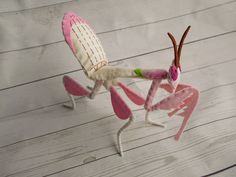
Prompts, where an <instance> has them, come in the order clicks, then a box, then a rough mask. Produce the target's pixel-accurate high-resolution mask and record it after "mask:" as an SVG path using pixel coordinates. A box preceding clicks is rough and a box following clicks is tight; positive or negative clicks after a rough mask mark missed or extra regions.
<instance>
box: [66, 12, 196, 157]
mask: <svg viewBox="0 0 236 177" xmlns="http://www.w3.org/2000/svg"><path fill="white" fill-rule="evenodd" d="M62 29H63V34H64V37H65V40H66V42H67V44H68V45H69V47H70V48H71V50H72V52H73V53H74V55H75V57H76V58H77V60H78V61H79V63H80V64H81V66H82V68H83V71H84V73H85V74H86V76H87V77H88V78H89V79H91V80H93V81H94V87H93V88H90V87H88V88H86V87H83V86H82V85H80V84H79V83H78V82H76V81H75V80H73V79H72V78H71V77H69V76H64V77H63V83H64V87H65V90H66V91H67V93H68V95H69V97H70V100H71V103H72V104H64V106H65V107H68V108H71V109H75V108H76V102H75V99H74V96H86V97H88V98H90V99H93V98H94V97H95V95H96V94H97V93H98V91H99V89H100V88H101V87H102V86H104V87H105V88H106V89H107V90H108V91H109V92H110V95H111V103H112V106H113V110H114V112H115V114H116V115H117V117H118V118H120V119H122V120H126V119H128V121H127V122H126V123H125V124H124V126H122V127H121V128H120V130H119V131H118V133H117V144H118V152H119V153H120V155H121V156H122V155H123V148H122V143H121V133H122V131H124V130H125V129H126V128H127V127H128V126H129V125H130V124H131V123H132V122H133V120H134V116H133V113H132V111H131V109H130V108H129V106H128V105H127V104H126V103H125V101H124V100H123V99H122V98H121V96H120V95H119V94H118V92H117V91H116V88H115V87H116V86H118V87H120V88H121V89H122V90H123V91H124V92H125V94H126V95H127V97H128V98H129V99H130V100H131V101H132V102H133V103H135V104H136V105H140V106H141V105H144V109H145V110H146V116H145V121H146V122H147V123H149V124H153V125H156V126H160V127H165V125H164V124H162V123H159V122H154V121H152V120H151V119H150V118H149V116H148V114H149V112H151V111H154V110H170V112H169V113H168V116H169V117H171V116H173V115H174V114H176V113H177V112H179V111H180V110H182V112H180V113H178V115H179V116H182V117H183V122H182V125H181V127H180V129H179V131H178V132H177V134H176V135H175V139H176V140H178V139H179V138H180V136H181V134H182V133H183V131H184V128H185V127H186V124H187V122H188V120H189V117H190V115H191V114H192V112H193V110H194V108H195V106H196V104H197V101H198V98H199V92H198V90H197V89H195V88H193V87H191V86H189V85H184V84H179V80H180V74H181V66H180V56H181V50H182V47H183V44H184V39H185V37H186V35H187V33H188V31H189V29H190V26H189V27H188V28H187V29H186V31H185V32H184V34H183V36H182V38H181V40H180V43H179V45H178V47H177V44H176V40H175V38H174V37H173V35H172V34H171V33H168V36H169V37H170V39H171V41H172V44H173V48H174V59H173V61H172V64H171V66H170V68H169V70H168V71H167V70H164V69H141V68H136V69H129V68H122V67H114V66H109V65H108V60H107V57H106V54H105V52H104V50H103V47H102V45H101V42H100V40H99V39H98V37H97V36H96V34H95V33H94V31H93V29H92V28H91V27H90V26H89V25H88V23H87V22H86V21H85V20H84V19H82V18H81V17H79V16H77V15H76V14H75V13H73V12H68V13H65V15H64V18H63V22H62ZM119 78H140V79H148V80H151V81H152V84H151V87H150V89H149V91H148V95H147V97H146V99H145V98H143V97H142V96H140V95H139V94H138V93H136V92H135V91H133V90H131V89H130V88H128V87H127V86H126V85H125V84H123V83H122V82H120V81H119ZM163 80H167V83H161V82H162V81H163ZM158 88H161V89H164V90H166V91H167V92H169V93H170V95H169V96H168V97H167V98H165V99H163V100H161V101H160V102H158V103H156V104H153V103H152V102H153V98H154V96H155V94H156V92H157V89H158Z"/></svg>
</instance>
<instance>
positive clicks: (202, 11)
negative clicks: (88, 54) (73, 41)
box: [0, 0, 236, 177]
mask: <svg viewBox="0 0 236 177" xmlns="http://www.w3.org/2000/svg"><path fill="white" fill-rule="evenodd" d="M235 8H236V1H233V0H231V1H230V0H215V1H210V0H200V1H194V0H182V1H173V0H159V1H156V0H148V1H136V0H119V1H115V0H102V1H87V0H80V1H69V0H60V1H54V0H53V1H44V0H43V1H35V0H31V1H26V0H20V1H16V0H9V1H2V2H0V29H1V30H0V43H1V45H0V176H1V177H29V176H31V177H42V176H51V177H57V176H58V177H59V176H60V177H65V176H66V177H98V176H102V177H108V176H112V177H113V176H117V177H127V176H128V177H137V176H139V177H158V176H160V177H163V176H165V177H169V176H170V177H171V176H173V177H174V176H180V177H182V176H193V177H195V176H196V177H199V176H204V175H210V176H224V177H225V176H226V177H228V176H229V177H231V176H235V167H234V166H235V162H236V155H235V151H236V141H235V140H236V138H235V137H236V129H235V126H236V109H235V105H236V101H235V100H236V94H235V93H236V92H235V90H236V74H235V66H236V55H235V46H236V23H235V22H234V21H235V17H236V11H235ZM69 10H71V11H75V12H76V13H78V14H79V15H81V16H83V17H85V18H86V19H87V20H88V21H89V22H90V23H91V24H92V26H93V27H94V29H95V31H96V32H97V34H98V36H99V38H100V39H101V40H102V43H103V45H104V48H105V51H106V53H107V55H108V58H109V60H110V61H111V64H112V65H117V66H124V67H131V68H132V67H133V68H136V67H140V66H142V67H143V68H166V69H168V67H169V64H170V62H171V60H172V58H173V49H172V48H171V43H170V40H169V39H168V37H167V35H166V32H167V31H170V32H172V33H173V34H174V35H175V36H176V38H177V39H179V36H181V34H182V32H183V31H184V29H185V27H186V26H187V25H189V24H191V25H192V29H191V32H190V34H189V36H188V37H187V39H186V44H185V45H184V48H183V52H182V59H181V61H182V69H183V73H182V75H181V80H182V83H186V84H191V85H194V87H196V88H198V89H199V90H200V102H199V105H198V107H197V109H196V111H195V112H194V114H193V116H192V117H191V118H190V122H189V125H188V126H187V129H186V131H185V133H184V134H183V137H182V139H181V140H180V141H179V142H176V141H174V138H173V136H174V134H175V133H176V132H177V130H178V128H179V125H180V124H181V121H182V120H181V118H179V117H177V116H174V118H173V119H170V118H168V117H167V115H166V112H164V111H160V112H159V111H155V112H153V113H151V114H150V116H151V118H152V119H154V120H155V119H156V120H158V121H161V122H163V123H165V124H166V125H167V128H165V129H163V128H159V127H154V126H150V125H146V124H144V122H143V121H144V114H145V111H144V110H143V108H142V107H138V106H135V105H133V104H132V103H131V102H130V101H129V100H128V98H127V97H125V94H124V93H123V92H122V90H121V89H118V92H119V93H120V94H121V96H122V97H123V98H124V99H125V101H127V102H128V105H130V108H131V109H132V110H133V113H134V116H135V123H134V124H133V125H132V126H131V127H130V128H129V129H127V130H126V131H125V132H124V134H123V135H122V136H123V137H122V138H123V142H124V150H125V156H124V157H123V158H121V157H120V156H119V155H118V154H117V150H116V146H115V140H116V133H117V130H118V129H119V128H120V127H121V126H122V125H123V124H124V123H125V121H120V120H119V119H117V117H116V116H115V114H114V113H113V110H112V106H111V100H110V94H109V93H108V92H107V91H105V90H104V89H103V90H102V91H101V93H100V94H99V95H97V97H96V98H95V99H94V100H89V99H86V98H77V104H78V105H77V107H78V109H77V110H75V111H71V110H68V109H65V108H63V107H62V103H64V102H67V101H68V97H67V95H66V93H65V90H64V88H63V86H62V76H63V75H64V74H68V75H70V76H71V77H73V78H74V79H76V80H78V81H79V82H80V83H81V84H82V85H92V84H93V83H92V82H91V81H89V80H87V78H86V77H85V75H84V74H83V72H82V71H81V67H80V66H79V64H78V63H77V62H76V59H75V58H74V56H73V55H72V52H71V51H70V50H69V48H68V46H67V45H66V44H65V42H64V40H63V36H62V32H61V19H62V16H63V14H64V12H66V11H69ZM98 14H99V15H98ZM124 82H125V83H126V84H128V85H129V87H132V88H133V89H135V90H137V91H139V92H140V93H141V94H142V95H143V96H145V95H146V94H147V91H148V88H149V86H150V84H151V83H150V82H149V81H142V80H137V79H134V80H133V79H127V80H124ZM164 96H166V93H165V92H163V91H160V92H159V93H158V95H157V96H156V98H155V100H154V102H156V101H158V100H160V99H161V98H163V97H164ZM229 167H230V168H229Z"/></svg>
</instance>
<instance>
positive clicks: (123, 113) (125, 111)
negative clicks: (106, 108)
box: [110, 86, 133, 156]
mask: <svg viewBox="0 0 236 177" xmlns="http://www.w3.org/2000/svg"><path fill="white" fill-rule="evenodd" d="M110 93H111V102H112V106H113V110H114V112H115V114H116V115H117V117H118V118H120V119H123V120H125V119H129V120H128V122H126V123H125V125H123V126H122V127H121V128H120V130H119V131H118V132H117V144H118V152H119V154H120V156H123V148H122V141H121V133H122V132H123V131H124V130H125V129H127V128H128V127H129V126H130V124H131V123H132V122H133V115H132V112H131V110H130V108H129V107H128V105H127V104H126V103H125V101H124V100H123V99H122V98H121V96H120V95H119V94H118V92H117V91H116V90H115V88H114V87H113V86H111V87H110Z"/></svg>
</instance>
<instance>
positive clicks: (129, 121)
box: [117, 115, 134, 157]
mask: <svg viewBox="0 0 236 177" xmlns="http://www.w3.org/2000/svg"><path fill="white" fill-rule="evenodd" d="M133 119H134V118H133V115H131V116H130V118H129V120H128V122H126V123H125V124H124V125H123V126H122V127H121V128H120V129H119V131H118V132H117V144H118V152H119V154H120V156H121V157H122V156H123V155H124V153H123V146H122V143H121V133H122V132H123V131H124V130H125V129H126V128H128V127H129V126H130V124H131V123H132V122H133Z"/></svg>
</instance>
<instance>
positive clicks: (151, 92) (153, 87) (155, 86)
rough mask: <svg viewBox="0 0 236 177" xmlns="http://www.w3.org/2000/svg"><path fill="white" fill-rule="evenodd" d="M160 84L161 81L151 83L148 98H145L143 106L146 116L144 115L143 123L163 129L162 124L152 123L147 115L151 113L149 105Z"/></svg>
mask: <svg viewBox="0 0 236 177" xmlns="http://www.w3.org/2000/svg"><path fill="white" fill-rule="evenodd" d="M160 83H161V80H153V81H152V85H151V87H150V89H149V91H148V96H147V99H146V102H145V105H144V108H145V109H146V111H147V112H146V115H145V121H146V122H147V123H149V124H152V125H156V126H160V127H165V125H164V124H162V123H159V122H154V121H152V120H151V119H150V118H149V117H148V115H149V112H150V111H151V109H150V108H151V105H152V101H153V98H154V96H155V94H156V92H157V89H158V87H159V85H160Z"/></svg>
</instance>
